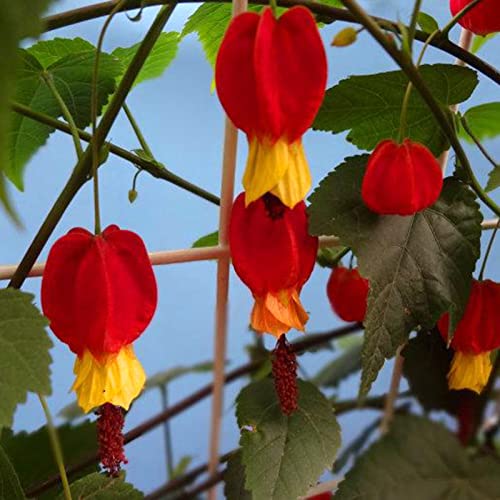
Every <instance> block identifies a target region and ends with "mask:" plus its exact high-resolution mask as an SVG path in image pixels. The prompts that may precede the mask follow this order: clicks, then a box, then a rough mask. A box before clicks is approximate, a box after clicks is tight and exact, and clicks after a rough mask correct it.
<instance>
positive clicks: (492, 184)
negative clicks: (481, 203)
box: [486, 167, 500, 192]
mask: <svg viewBox="0 0 500 500" xmlns="http://www.w3.org/2000/svg"><path fill="white" fill-rule="evenodd" d="M498 186H500V167H496V168H494V169H493V170H492V171H491V172H490V173H489V176H488V183H487V184H486V191H487V192H490V191H493V190H494V189H496V188H497V187H498Z"/></svg>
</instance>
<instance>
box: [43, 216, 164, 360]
mask: <svg viewBox="0 0 500 500" xmlns="http://www.w3.org/2000/svg"><path fill="white" fill-rule="evenodd" d="M41 296H42V307H43V312H44V314H45V316H47V318H49V320H50V326H51V328H52V331H53V332H54V333H55V334H56V336H57V337H58V338H59V339H60V340H61V341H62V342H64V343H66V344H68V346H69V347H70V349H71V350H72V351H73V352H74V353H76V354H77V355H79V356H80V355H82V354H83V352H84V350H86V349H88V350H90V352H91V353H92V354H93V355H94V356H95V357H96V358H99V357H100V356H102V355H103V354H108V353H114V352H118V351H119V350H120V349H121V348H122V347H123V346H126V345H128V344H130V343H132V342H133V341H134V340H135V339H136V338H137V337H139V335H140V334H141V333H142V332H143V331H144V329H145V328H146V327H147V325H148V324H149V322H150V321H151V318H152V317H153V314H154V312H155V309H156V303H157V289H156V280H155V277H154V273H153V269H152V267H151V263H150V261H149V257H148V254H147V251H146V247H145V246H144V243H143V241H142V240H141V238H140V237H139V236H138V235H137V234H135V233H133V232H131V231H126V230H122V229H120V228H119V227H118V226H115V225H111V226H109V227H107V228H106V229H105V230H104V231H103V233H102V234H100V235H98V236H95V235H93V234H92V233H90V232H89V231H87V230H85V229H82V228H76V229H72V230H71V231H69V232H68V233H67V234H66V235H65V236H63V237H62V238H59V239H58V240H57V241H56V242H55V243H54V245H53V246H52V248H51V250H50V253H49V257H48V259H47V264H46V266H45V271H44V275H43V279H42V292H41Z"/></svg>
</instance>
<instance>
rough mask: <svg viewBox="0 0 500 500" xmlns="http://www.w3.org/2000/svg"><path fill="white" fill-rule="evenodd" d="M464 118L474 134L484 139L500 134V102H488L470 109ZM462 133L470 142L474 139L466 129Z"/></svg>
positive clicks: (481, 139) (461, 130)
mask: <svg viewBox="0 0 500 500" xmlns="http://www.w3.org/2000/svg"><path fill="white" fill-rule="evenodd" d="M464 118H465V120H466V121H467V125H468V126H469V128H470V129H471V131H472V133H473V134H474V136H475V137H476V138H477V139H479V140H480V141H483V140H485V139H491V138H492V137H496V136H498V135H500V102H488V103H486V104H480V105H479V106H474V107H473V108H470V109H468V110H467V111H466V112H465V114H464ZM460 135H461V136H462V137H463V138H464V139H466V140H467V141H469V142H472V139H471V138H470V136H469V135H468V134H467V132H466V131H465V130H463V129H462V128H461V129H460Z"/></svg>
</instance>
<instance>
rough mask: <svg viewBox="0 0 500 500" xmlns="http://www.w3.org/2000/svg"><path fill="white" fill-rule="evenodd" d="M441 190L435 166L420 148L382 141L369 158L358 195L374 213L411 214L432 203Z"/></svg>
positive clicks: (439, 173) (428, 154) (417, 145)
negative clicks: (359, 194)
mask: <svg viewBox="0 0 500 500" xmlns="http://www.w3.org/2000/svg"><path fill="white" fill-rule="evenodd" d="M442 187H443V174H442V171H441V168H440V166H439V163H438V162H437V160H436V158H435V157H434V156H433V154H432V153H431V152H430V151H429V150H428V149H427V148H426V147H425V146H424V145H422V144H419V143H417V142H413V141H411V140H410V139H405V140H404V141H403V143H402V144H398V143H397V142H395V141H393V140H385V141H382V142H380V143H379V144H378V146H377V147H376V148H375V150H374V151H373V153H372V154H371V155H370V159H369V160H368V165H367V167H366V172H365V176H364V178H363V184H362V186H361V196H362V198H363V201H364V203H365V204H366V206H367V207H368V208H369V209H370V210H372V211H373V212H375V213H378V214H381V215H413V214H415V213H416V212H420V211H421V210H424V209H425V208H427V207H430V206H431V205H432V204H434V202H435V201H436V200H437V199H438V198H439V195H440V193H441V189H442Z"/></svg>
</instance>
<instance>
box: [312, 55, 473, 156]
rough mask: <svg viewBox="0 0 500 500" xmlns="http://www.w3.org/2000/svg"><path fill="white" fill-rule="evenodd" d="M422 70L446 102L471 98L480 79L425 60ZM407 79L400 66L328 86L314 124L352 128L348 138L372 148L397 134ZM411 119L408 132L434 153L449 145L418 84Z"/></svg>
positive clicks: (469, 72)
mask: <svg viewBox="0 0 500 500" xmlns="http://www.w3.org/2000/svg"><path fill="white" fill-rule="evenodd" d="M420 72H421V75H422V77H423V78H424V80H425V82H426V84H427V85H428V87H429V89H430V90H431V92H432V94H433V96H434V97H435V98H436V99H437V100H438V101H439V102H440V103H441V104H442V105H443V106H449V105H451V104H457V103H460V102H463V101H465V100H466V99H468V98H469V97H470V95H471V94H472V91H473V90H474V89H475V87H476V85H477V82H478V80H477V75H476V73H475V72H474V71H472V70H471V69H468V68H462V67H459V66H456V65H450V64H434V65H424V66H422V67H421V68H420ZM407 85H408V78H407V77H406V75H405V74H404V73H403V72H402V71H391V72H388V73H378V74H375V75H364V76H351V77H350V78H348V79H346V80H342V81H341V82H340V83H339V84H338V85H336V86H335V87H332V88H331V89H329V90H328V91H327V92H326V96H325V99H324V101H323V104H322V106H321V109H320V111H319V113H318V115H317V117H316V120H315V122H314V125H313V128H315V129H317V130H324V131H329V132H333V133H338V132H343V131H344V130H350V132H349V135H348V136H347V139H348V140H349V141H351V142H352V143H353V144H354V145H356V146H357V147H358V148H360V149H366V150H372V149H373V148H374V147H375V146H376V145H377V144H378V143H379V142H380V141H381V140H383V139H390V138H392V139H397V138H398V134H399V123H400V116H401V103H402V101H403V96H404V93H405V91H406V87H407ZM407 123H408V130H407V135H408V137H410V138H412V139H413V140H415V141H418V142H421V143H423V144H425V145H426V146H427V147H428V148H429V149H430V150H431V151H432V152H433V153H434V154H435V155H436V156H438V155H439V154H440V153H441V152H442V151H444V150H445V149H448V147H449V143H448V141H447V139H446V137H445V136H444V134H443V133H442V131H441V127H440V126H439V124H438V123H437V122H436V120H435V119H434V116H433V115H432V113H431V112H430V110H429V108H428V107H427V104H425V102H424V101H423V100H422V98H421V97H420V95H419V93H418V92H416V91H415V90H414V91H413V92H412V94H411V97H410V103H409V106H408V122H407Z"/></svg>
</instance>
